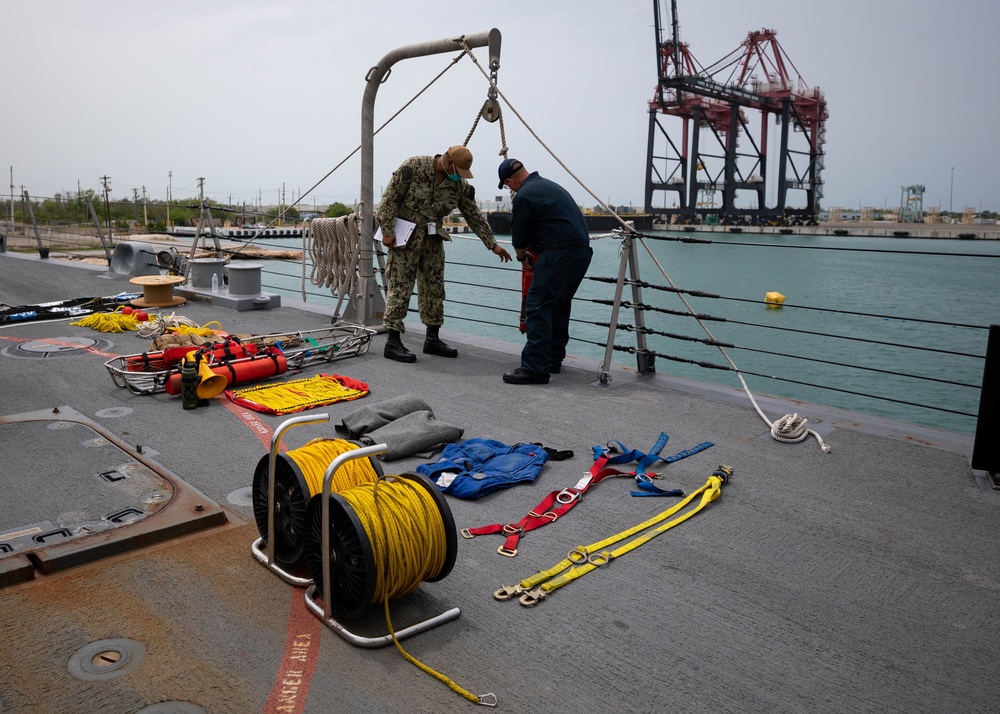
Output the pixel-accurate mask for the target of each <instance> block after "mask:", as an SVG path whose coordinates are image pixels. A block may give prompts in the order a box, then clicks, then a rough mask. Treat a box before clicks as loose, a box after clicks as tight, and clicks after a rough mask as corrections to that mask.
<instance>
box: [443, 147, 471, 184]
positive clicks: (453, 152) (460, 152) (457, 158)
mask: <svg viewBox="0 0 1000 714" xmlns="http://www.w3.org/2000/svg"><path fill="white" fill-rule="evenodd" d="M447 153H448V156H449V157H450V158H451V160H452V161H454V162H455V168H456V169H458V175H459V176H461V177H462V178H467V179H470V178H472V172H471V171H469V169H470V168H471V167H472V152H471V151H469V149H468V148H466V147H464V146H452V147H451V148H449V149H448V152H447Z"/></svg>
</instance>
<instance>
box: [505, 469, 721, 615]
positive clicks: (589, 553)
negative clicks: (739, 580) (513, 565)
mask: <svg viewBox="0 0 1000 714" xmlns="http://www.w3.org/2000/svg"><path fill="white" fill-rule="evenodd" d="M732 473H733V470H732V468H730V467H729V466H719V469H718V470H717V471H716V472H715V473H713V474H712V475H711V476H709V477H708V481H706V482H705V485H704V486H702V487H701V488H699V489H698V490H697V491H694V492H692V493H691V494H689V495H688V496H687V497H686V498H685V499H684V500H683V501H681V502H679V503H677V504H675V505H674V506H672V507H671V508H668V509H667V510H665V511H663V512H662V513H659V514H657V515H656V516H653V517H652V518H650V519H648V520H646V521H644V522H642V523H640V524H638V525H635V526H633V527H631V528H629V529H627V530H624V531H622V532H621V533H617V534H615V535H613V536H610V537H608V538H605V539H603V540H600V541H597V542H596V543H592V544H590V545H588V546H578V547H577V548H574V549H573V550H571V551H570V552H569V554H568V555H567V556H566V557H565V558H564V559H563V560H561V561H560V562H558V563H556V564H555V565H554V566H552V567H551V568H549V569H547V570H543V571H540V572H538V573H536V574H534V575H532V576H531V577H529V578H525V579H524V580H522V581H521V582H520V583H518V584H517V585H511V586H504V587H502V588H500V589H499V590H497V591H496V592H494V593H493V597H494V598H496V599H497V600H510V599H511V598H514V597H517V596H520V599H519V600H520V603H521V604H522V605H525V606H527V607H530V606H532V605H536V604H538V602H539V601H540V600H541V599H542V598H544V597H546V596H547V595H549V594H550V593H552V592H553V591H554V590H556V589H558V588H560V587H562V586H563V585H566V584H567V583H570V582H572V581H573V580H576V579H577V578H579V577H582V576H584V575H586V574H587V573H589V572H590V571H591V570H594V569H595V568H599V567H601V566H602V565H607V564H608V563H610V562H611V561H612V560H613V559H615V558H618V557H620V556H622V555H625V554H626V553H629V552H631V551H633V550H635V549H636V548H638V547H639V546H641V545H644V544H645V543H648V542H649V541H651V540H652V539H653V538H655V537H656V536H658V535H660V534H661V533H664V532H666V531H668V530H670V529H671V528H673V527H674V526H677V525H680V524H681V523H683V522H684V521H686V520H687V519H688V518H691V517H692V516H693V515H695V514H696V513H698V512H699V511H700V510H701V509H703V508H704V507H705V506H707V505H708V504H709V503H711V502H712V501H714V500H715V499H717V498H718V497H719V495H720V494H721V493H722V485H723V484H725V483H727V482H728V481H729V476H730V475H731V474H732ZM699 495H700V496H701V500H700V502H699V503H698V505H697V506H696V507H695V508H692V509H691V510H690V511H688V512H686V513H684V514H682V515H680V516H678V517H677V518H674V519H673V520H670V521H667V522H666V523H663V521H665V520H666V519H668V518H670V517H671V516H673V515H674V514H676V513H678V512H679V511H681V510H683V509H684V508H686V507H687V506H688V505H689V504H690V503H691V502H692V501H693V500H694V499H695V498H697V497H698V496H699ZM658 523H662V525H660V526H659V527H657V528H655V529H653V530H651V531H648V532H646V533H643V534H642V535H640V536H639V537H638V538H635V539H634V540H631V541H629V542H628V543H625V544H624V545H622V546H619V547H618V548H616V549H615V550H613V551H604V550H602V549H603V548H606V547H607V546H609V545H612V544H614V543H618V542H619V541H623V540H625V539H626V538H631V537H632V536H634V535H636V534H637V533H641V532H642V531H646V529H648V528H650V527H652V526H655V525H657V524H658ZM571 566H573V567H572V568H571V569H570V570H569V572H566V573H564V574H562V575H559V574H560V573H562V572H563V571H564V570H566V568H570V567H571ZM557 576H558V577H557ZM546 581H549V582H546ZM539 583H543V584H542V585H541V587H539V588H537V589H535V590H531V588H533V587H535V586H536V585H538V584H539Z"/></svg>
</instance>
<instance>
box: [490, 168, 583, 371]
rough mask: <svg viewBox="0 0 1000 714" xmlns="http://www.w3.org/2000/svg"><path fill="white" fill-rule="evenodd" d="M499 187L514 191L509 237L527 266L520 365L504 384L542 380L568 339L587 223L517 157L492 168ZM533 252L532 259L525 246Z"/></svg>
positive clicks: (555, 367)
mask: <svg viewBox="0 0 1000 714" xmlns="http://www.w3.org/2000/svg"><path fill="white" fill-rule="evenodd" d="M498 173H499V176H500V186H499V188H503V187H504V186H507V187H508V188H510V190H511V191H513V192H514V194H515V195H514V201H513V210H512V215H511V228H510V232H511V237H512V241H511V242H512V243H513V245H514V250H515V251H516V253H517V259H518V260H519V261H521V263H522V264H523V265H524V266H525V267H526V268H527V269H528V270H532V271H533V277H532V279H531V287H530V288H529V289H528V295H527V299H526V301H525V326H526V328H527V329H526V335H527V343H526V344H525V345H524V349H523V350H521V366H520V367H518V368H517V369H515V370H514V371H513V372H507V373H506V374H504V376H503V381H505V382H507V383H508V384H548V381H549V374H552V373H558V372H559V371H560V369H561V368H562V361H563V358H564V357H565V356H566V343H567V342H569V315H570V307H571V303H572V301H573V295H574V294H576V290H577V288H579V287H580V283H581V282H583V277H584V275H586V273H587V268H588V267H590V259H591V257H592V256H593V254H594V251H593V249H592V248H591V247H590V233H589V232H588V231H587V223H586V221H585V220H584V218H583V214H582V213H581V212H580V208H579V207H578V206H577V205H576V201H574V200H573V197H572V196H570V195H569V192H568V191H567V190H566V189H564V188H563V187H562V186H560V185H559V184H557V183H555V182H554V181H550V180H548V179H546V178H542V177H541V176H539V175H538V172H537V171H534V172H532V173H530V174H529V173H528V171H527V169H525V168H524V165H523V164H522V163H521V162H520V161H518V160H517V159H506V160H504V162H503V163H501V164H500V168H499V170H498ZM529 250H530V251H531V252H532V253H534V254H536V255H537V258H536V259H534V261H533V264H532V257H531V254H530V253H529V252H528V251H529Z"/></svg>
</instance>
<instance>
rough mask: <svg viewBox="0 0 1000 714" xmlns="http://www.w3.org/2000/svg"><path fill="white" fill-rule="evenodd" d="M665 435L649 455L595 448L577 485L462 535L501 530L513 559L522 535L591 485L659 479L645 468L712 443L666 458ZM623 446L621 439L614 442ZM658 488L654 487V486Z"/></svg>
mask: <svg viewBox="0 0 1000 714" xmlns="http://www.w3.org/2000/svg"><path fill="white" fill-rule="evenodd" d="M668 438H669V437H667V435H666V434H660V440H659V441H658V442H657V444H656V446H654V447H653V448H654V451H652V452H651V453H650V454H643V453H642V452H640V451H627V450H625V449H624V447H623V448H622V450H618V449H617V448H615V447H614V446H610V445H609V446H607V447H600V446H595V447H594V464H593V465H592V466H591V467H590V471H589V472H588V473H587V475H586V476H584V477H583V478H581V479H580V480H579V481H577V483H576V485H574V486H570V487H568V488H564V489H562V490H560V491H552V492H551V493H549V495H547V496H546V497H545V498H544V499H542V502H541V503H539V504H538V505H537V506H535V507H534V508H532V509H531V510H530V511H528V513H527V514H526V515H525V516H524V518H522V519H521V520H520V521H518V522H517V523H507V524H503V523H493V524H491V525H488V526H479V527H478V528H463V529H462V536H463V537H465V538H475V537H476V536H480V535H492V534H494V533H502V534H503V535H504V536H506V538H505V540H504V542H503V545H501V546H500V547H499V548H497V552H498V553H499V554H500V555H506V556H507V557H510V558H513V557H514V556H515V555H517V545H518V542H519V541H520V540H521V536H523V535H524V534H525V533H528V532H529V531H533V530H535V529H536V528H541V527H542V526H544V525H545V524H547V523H552V522H553V521H556V520H558V519H559V518H561V517H562V516H564V515H566V514H567V513H569V511H570V509H572V508H573V507H574V506H575V505H576V504H577V503H578V502H579V501H580V499H581V497H582V496H583V494H584V493H586V492H587V490H588V489H589V488H590V487H591V486H596V485H597V484H599V483H600V482H601V481H603V480H604V479H606V478H610V477H612V476H630V477H633V478H634V479H635V480H636V482H637V483H639V484H640V487H641V485H642V484H643V483H650V479H651V478H660V475H659V474H657V473H654V472H649V473H647V472H646V469H647V468H648V467H649V466H651V465H653V464H654V463H657V462H659V461H663V462H665V463H673V462H674V461H679V460H680V459H683V458H685V457H687V456H691V455H692V454H696V453H698V452H699V451H703V450H704V449H707V448H708V447H710V446H712V444H711V442H707V441H706V442H703V443H701V444H698V446H696V447H694V448H692V449H687V450H685V451H681V452H680V453H678V454H674V455H673V456H670V457H667V458H660V457H659V452H660V449H662V448H663V446H664V445H665V444H666V443H667V439H668ZM615 443H617V444H618V445H619V446H621V444H620V442H615ZM633 461H635V462H638V465H637V467H636V469H635V470H633V471H621V470H619V469H616V468H614V467H612V466H609V465H608V464H618V463H630V462H633ZM654 488H655V487H654ZM633 495H650V494H638V493H634V492H633ZM655 495H660V496H683V495H684V491H682V490H680V489H678V490H673V491H662V490H659V492H658V493H656V494H655Z"/></svg>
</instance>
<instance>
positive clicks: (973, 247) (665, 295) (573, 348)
mask: <svg viewBox="0 0 1000 714" xmlns="http://www.w3.org/2000/svg"><path fill="white" fill-rule="evenodd" d="M602 235H604V234H602ZM643 235H644V236H646V238H645V239H644V240H643V241H642V242H641V243H640V244H639V245H638V252H639V269H640V277H641V279H642V280H643V281H644V282H646V283H649V284H650V285H654V286H664V287H666V286H669V285H670V283H672V284H673V285H674V286H676V288H678V289H680V290H684V291H701V292H704V293H709V294H714V295H718V296H719V297H718V298H706V297H696V296H688V295H685V299H686V300H687V302H688V303H689V304H690V306H691V308H692V309H693V310H694V311H695V312H696V313H699V314H705V315H709V316H713V317H716V318H722V320H725V321H721V320H705V321H703V324H704V325H705V326H706V327H707V329H708V330H709V331H710V332H711V335H712V337H714V339H716V340H718V341H719V342H720V343H725V344H729V345H733V346H734V347H732V348H726V352H727V354H728V355H729V357H730V358H731V359H732V361H733V362H734V363H735V365H736V367H737V368H739V369H740V370H741V371H742V372H744V374H745V379H746V382H747V384H748V386H749V388H750V389H751V390H752V391H753V392H755V393H766V394H773V395H778V396H783V397H789V398H793V399H800V400H803V401H807V402H816V403H821V404H828V405H831V406H836V407H841V408H844V409H851V410H855V411H859V412H863V413H869V414H874V415H878V416H884V417H889V418H894V419H899V420H902V421H907V422H912V423H917V424H924V425H928V426H933V427H937V428H942V429H949V430H953V431H958V432H962V433H973V432H974V431H975V416H974V415H975V414H976V413H977V412H978V404H979V390H978V386H979V385H980V383H981V381H982V370H983V359H982V357H983V356H984V355H985V351H986V342H987V336H988V332H987V330H986V329H983V328H986V327H988V326H989V325H990V324H991V323H998V322H1000V295H998V293H997V289H996V274H997V268H998V266H1000V262H998V260H1000V242H996V241H967V240H941V239H933V240H931V239H912V238H907V239H899V238H870V237H850V236H802V235H747V234H727V233H711V234H707V235H706V234H701V236H702V237H706V238H707V239H708V240H710V242H709V243H682V242H679V241H676V240H668V239H669V238H677V237H679V236H680V235H681V234H677V233H662V232H649V233H644V234H643ZM453 238H454V239H453V240H452V242H451V243H450V244H449V245H448V246H447V248H446V254H447V260H448V267H447V270H446V281H447V284H446V288H447V294H448V300H447V303H446V307H445V314H446V318H445V328H446V329H447V330H451V331H456V332H462V333H466V334H470V335H476V336H483V337H490V338H494V339H498V340H503V341H506V342H511V343H514V344H520V343H523V336H522V335H521V334H520V332H519V331H518V329H517V324H518V311H519V308H520V269H519V268H518V267H512V266H513V265H514V264H513V263H511V264H507V265H505V266H500V264H499V261H498V260H497V258H496V256H494V255H492V254H491V253H489V252H488V251H486V250H485V249H484V247H483V245H482V243H481V242H480V241H479V240H478V239H476V237H475V236H474V235H457V236H453ZM497 238H498V239H499V240H500V241H501V242H502V243H506V242H509V236H497ZM592 243H593V246H594V261H593V263H592V265H591V268H590V271H589V273H588V277H589V278H611V279H614V278H616V277H617V274H618V270H619V265H620V246H621V242H620V240H618V239H616V238H612V237H600V236H595V240H593V241H592ZM262 244H264V245H267V246H268V247H275V248H277V247H281V248H289V249H296V248H301V247H302V241H301V239H299V238H290V239H270V240H267V241H262ZM749 244H753V245H749ZM959 254H960V255H959ZM654 258H655V261H654ZM664 274H665V275H664ZM668 278H669V280H668ZM263 283H264V288H263V289H265V290H280V291H281V292H285V293H291V294H293V295H294V294H296V293H299V291H300V290H301V285H302V276H301V267H300V266H299V264H297V263H279V262H277V261H269V262H268V265H267V266H266V268H265V274H264V276H263ZM306 289H307V290H308V291H311V292H310V293H309V294H308V296H307V297H306V301H307V302H309V303H311V304H329V305H331V306H333V305H335V304H336V298H334V297H327V296H326V295H321V296H317V293H323V292H324V291H323V290H321V289H318V288H316V287H314V286H310V285H309V283H308V279H307V280H306ZM768 292H778V293H781V294H782V295H784V296H785V303H786V306H785V307H783V308H780V309H773V308H769V307H767V306H766V305H764V304H762V302H763V300H764V298H765V294H766V293H768ZM613 296H614V285H613V284H611V283H608V282H601V281H596V280H585V281H584V284H583V285H582V286H581V289H580V291H579V292H578V294H577V299H576V301H575V302H574V306H573V322H572V324H571V327H570V332H571V336H572V339H571V341H570V345H569V351H570V352H571V353H572V354H575V355H578V356H582V357H588V358H594V359H603V358H604V354H605V349H604V347H603V344H604V343H606V342H607V339H608V327H607V324H608V323H609V322H610V317H611V307H610V305H607V304H601V303H598V302H594V301H598V300H603V301H609V300H610V299H611V298H613ZM630 297H631V296H630V293H629V291H628V290H627V289H626V293H625V299H630ZM642 300H643V302H644V303H646V304H648V305H653V306H655V307H657V308H661V309H667V310H675V311H681V312H687V309H686V308H685V306H684V305H683V303H682V302H681V300H680V298H679V297H678V295H677V294H675V293H673V292H668V291H662V290H657V289H655V288H644V289H643V295H642ZM415 308H416V300H415V299H414V300H413V301H412V302H411V309H415ZM803 308H811V309H803ZM859 313H860V314H859ZM643 317H644V319H645V324H646V327H647V328H651V329H653V330H655V331H657V332H661V333H669V334H670V335H681V336H685V337H691V338H697V339H704V338H706V337H707V335H706V334H705V332H704V331H703V329H702V328H701V327H700V326H699V324H698V322H697V321H696V320H695V319H693V318H691V317H684V316H677V315H673V314H664V313H662V312H656V311H645V312H644V314H643ZM408 321H409V322H410V323H413V324H418V323H419V320H418V318H417V316H416V314H415V313H412V312H411V314H410V316H409V320H408ZM634 322H635V321H634V315H633V311H632V310H622V311H621V313H620V315H619V319H618V324H619V325H630V324H634ZM970 326H977V327H970ZM836 336H846V337H847V339H839V338H838V337H836ZM614 342H615V344H617V345H621V346H625V347H627V346H635V344H636V338H635V334H634V333H633V332H630V331H627V330H619V331H618V333H617V335H616V337H615V340H614ZM897 344H898V345H905V346H906V347H897V346H895V345H897ZM647 347H648V349H650V350H653V351H654V352H656V353H657V355H658V357H657V359H656V371H657V372H660V373H670V374H675V375H678V376H682V377H688V378H692V379H698V380H702V381H708V382H715V383H719V384H723V385H727V386H731V387H735V388H739V387H740V386H741V385H740V382H739V380H738V378H737V376H736V374H735V373H734V372H732V371H724V370H719V369H713V368H706V367H704V366H699V365H698V364H691V363H688V362H686V361H685V360H689V361H693V362H696V363H697V362H703V363H709V364H715V365H719V366H723V367H728V363H727V362H726V359H725V357H724V356H723V355H722V354H721V353H720V351H719V349H718V348H717V347H714V346H710V345H706V344H702V343H698V342H693V341H687V340H681V339H677V338H675V337H664V336H661V335H655V334H653V335H650V336H649V337H648V338H647ZM912 348H918V349H912ZM942 351H943V352H942ZM966 355H969V356H966ZM613 360H614V361H615V362H616V363H622V364H628V365H635V362H636V358H635V356H634V355H630V354H627V353H624V352H620V351H616V352H615V353H614V355H613ZM512 366H514V365H512ZM854 367H861V368H863V369H860V370H859V369H856V368H854ZM498 377H499V375H498ZM926 378H930V379H926ZM873 397H880V398H873ZM918 405H933V406H936V407H938V409H927V408H925V407H924V406H918ZM777 416H781V415H772V418H777ZM804 416H808V415H804Z"/></svg>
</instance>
